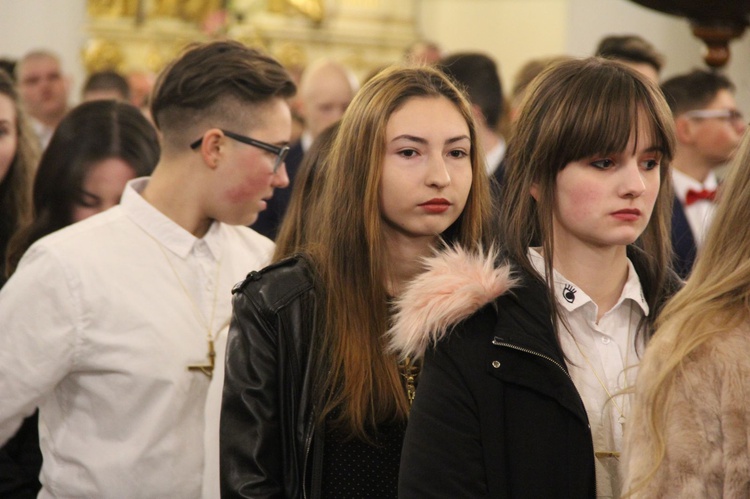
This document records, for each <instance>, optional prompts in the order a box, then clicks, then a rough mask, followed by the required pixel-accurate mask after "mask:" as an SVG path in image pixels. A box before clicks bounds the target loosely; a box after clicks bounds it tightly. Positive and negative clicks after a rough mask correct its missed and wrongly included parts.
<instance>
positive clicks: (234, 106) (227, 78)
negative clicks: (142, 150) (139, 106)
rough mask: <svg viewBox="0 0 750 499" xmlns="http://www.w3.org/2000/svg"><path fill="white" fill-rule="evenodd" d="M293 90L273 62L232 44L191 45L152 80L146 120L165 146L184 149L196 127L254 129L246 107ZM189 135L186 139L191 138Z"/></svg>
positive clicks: (197, 130)
mask: <svg viewBox="0 0 750 499" xmlns="http://www.w3.org/2000/svg"><path fill="white" fill-rule="evenodd" d="M295 92H296V86H295V84H294V81H293V80H292V78H291V76H290V75H289V73H288V72H287V70H286V69H284V67H283V66H282V65H281V64H280V63H279V62H278V61H277V60H276V59H274V58H273V57H271V56H269V55H266V54H264V53H262V52H260V51H258V50H256V49H253V48H249V47H247V46H245V45H243V44H241V43H239V42H236V41H218V42H211V43H205V44H199V45H193V46H191V47H189V48H188V49H187V51H186V52H184V53H183V54H182V55H181V56H180V57H178V58H177V59H176V60H175V61H173V62H172V63H171V64H170V65H168V66H167V67H166V68H165V69H164V70H163V71H162V72H161V74H160V75H159V77H158V78H157V81H156V84H155V86H154V91H153V94H152V96H153V98H152V101H151V115H152V116H153V118H154V122H155V123H156V126H157V128H159V130H160V131H161V133H162V135H163V137H164V141H165V147H173V148H175V149H177V150H181V149H188V148H189V144H190V143H191V142H193V141H194V140H195V139H197V138H198V137H199V136H200V134H201V133H202V132H204V131H205V130H201V129H200V127H201V126H203V127H216V128H222V127H223V128H238V127H239V126H243V127H248V126H251V125H255V124H258V122H257V121H253V120H254V119H255V120H257V116H254V113H248V109H247V106H248V105H251V106H262V105H263V104H266V103H269V102H270V101H271V100H272V99H275V98H281V99H286V98H289V97H292V96H293V95H294V93H295ZM191 134H192V135H191Z"/></svg>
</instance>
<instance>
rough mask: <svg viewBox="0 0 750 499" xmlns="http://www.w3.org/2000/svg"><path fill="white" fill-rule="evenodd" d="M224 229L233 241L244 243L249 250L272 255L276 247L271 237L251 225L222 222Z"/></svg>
mask: <svg viewBox="0 0 750 499" xmlns="http://www.w3.org/2000/svg"><path fill="white" fill-rule="evenodd" d="M222 229H223V230H224V232H225V233H226V234H227V237H228V238H229V239H230V240H231V241H233V242H236V243H238V244H240V245H243V246H244V247H246V248H247V249H248V250H249V251H252V252H262V253H263V254H264V255H267V256H268V257H270V256H271V255H272V254H273V250H274V248H275V247H276V245H275V244H274V242H273V241H272V240H271V239H269V238H268V237H266V236H264V235H263V234H261V233H259V232H257V231H255V230H253V229H251V228H250V227H245V226H244V225H228V224H222Z"/></svg>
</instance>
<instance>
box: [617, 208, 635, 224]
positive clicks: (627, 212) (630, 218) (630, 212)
mask: <svg viewBox="0 0 750 499" xmlns="http://www.w3.org/2000/svg"><path fill="white" fill-rule="evenodd" d="M612 216H613V217H615V218H616V219H618V220H622V221H623V222H635V221H636V220H638V219H639V218H641V210H639V209H636V208H626V209H624V210H618V211H615V212H613V213H612Z"/></svg>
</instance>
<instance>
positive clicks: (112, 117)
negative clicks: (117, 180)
mask: <svg viewBox="0 0 750 499" xmlns="http://www.w3.org/2000/svg"><path fill="white" fill-rule="evenodd" d="M159 151H160V149H159V142H158V139H157V136H156V130H155V129H154V127H153V126H152V125H151V124H150V123H149V122H148V120H147V119H146V118H145V117H144V116H143V115H142V114H141V112H140V111H139V110H138V109H137V108H135V107H134V106H131V105H130V104H124V103H121V102H115V101H109V100H101V101H92V102H86V103H83V104H81V105H79V106H77V107H75V108H74V109H73V110H72V111H70V112H69V113H68V115H67V116H65V118H63V120H62V121H61V122H60V124H59V125H58V126H57V128H56V129H55V133H54V134H53V135H52V139H51V140H50V142H49V145H48V146H47V149H45V151H44V153H43V154H42V158H41V160H40V161H39V168H38V170H37V174H36V178H35V180H34V189H33V204H34V216H33V220H31V221H30V223H28V224H26V225H25V226H23V227H22V228H21V229H20V230H19V231H18V232H16V234H15V235H14V236H13V238H12V240H11V242H10V244H9V247H8V257H7V263H8V271H9V272H13V270H15V268H16V266H17V265H18V262H19V260H20V259H21V257H22V256H23V254H24V253H25V252H26V250H27V249H28V248H29V246H31V245H32V244H33V243H34V242H35V241H37V240H38V239H41V238H42V237H44V236H46V235H47V234H50V233H52V232H54V231H56V230H59V229H62V228H63V227H66V226H68V225H70V224H71V223H73V208H74V207H75V205H76V204H77V203H79V202H80V200H81V192H82V189H83V183H84V181H85V179H86V176H87V175H88V173H89V171H90V170H91V168H92V167H93V166H94V165H95V164H96V163H98V162H100V161H102V160H105V159H109V158H120V159H122V160H123V161H125V162H126V163H127V164H128V165H129V166H130V167H131V168H132V169H133V172H134V173H135V175H136V177H140V176H146V175H150V174H151V172H152V171H153V170H154V167H155V166H156V163H157V162H158V160H159Z"/></svg>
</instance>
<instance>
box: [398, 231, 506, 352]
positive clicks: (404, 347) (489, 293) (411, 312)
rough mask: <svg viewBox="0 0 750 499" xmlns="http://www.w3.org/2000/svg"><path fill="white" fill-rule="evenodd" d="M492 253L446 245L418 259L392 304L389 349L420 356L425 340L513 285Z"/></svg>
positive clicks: (428, 342)
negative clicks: (417, 269) (420, 266)
mask: <svg viewBox="0 0 750 499" xmlns="http://www.w3.org/2000/svg"><path fill="white" fill-rule="evenodd" d="M497 259H498V258H497V253H496V252H495V251H494V250H490V251H489V252H487V253H483V252H476V253H471V252H469V251H466V250H464V249H463V248H461V247H458V246H456V247H452V248H448V249H445V250H443V251H440V252H438V253H436V254H435V255H434V256H432V257H429V258H426V259H425V260H424V262H423V263H424V268H425V271H424V272H423V273H421V274H420V275H419V276H418V277H417V278H415V279H414V280H413V281H412V282H411V283H410V284H409V285H408V286H407V288H406V289H405V291H404V292H403V294H402V295H401V296H400V297H399V299H398V300H396V302H395V303H394V306H395V310H396V311H395V314H394V320H393V325H392V327H391V328H390V330H389V331H388V336H389V342H390V349H391V350H393V351H395V352H398V353H399V354H400V355H402V356H407V355H408V356H413V357H416V358H420V357H422V356H423V355H424V352H425V350H426V349H427V347H428V346H429V345H431V344H435V343H437V342H438V341H440V340H441V339H442V338H444V337H446V336H447V335H448V334H449V332H450V331H451V330H452V329H453V328H454V327H455V326H456V325H457V324H459V323H460V322H462V321H464V320H465V319H467V318H469V317H471V316H472V315H473V314H474V313H475V312H477V311H478V310H480V309H481V308H482V307H484V306H485V305H487V304H489V303H491V302H493V301H494V300H495V299H496V298H498V297H499V296H501V295H503V294H504V293H506V292H507V291H508V290H510V289H511V288H513V287H514V286H515V285H516V279H515V278H514V277H513V276H512V274H511V267H510V265H507V264H503V265H496V261H497Z"/></svg>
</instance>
